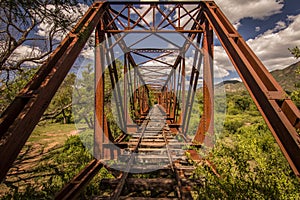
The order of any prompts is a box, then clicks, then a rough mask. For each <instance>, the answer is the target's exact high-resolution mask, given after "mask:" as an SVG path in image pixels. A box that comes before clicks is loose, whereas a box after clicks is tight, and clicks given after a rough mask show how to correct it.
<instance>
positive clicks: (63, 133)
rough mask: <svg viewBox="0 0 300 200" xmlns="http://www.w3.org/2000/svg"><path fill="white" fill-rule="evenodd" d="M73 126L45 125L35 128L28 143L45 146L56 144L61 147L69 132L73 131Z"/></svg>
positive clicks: (74, 128)
mask: <svg viewBox="0 0 300 200" xmlns="http://www.w3.org/2000/svg"><path fill="white" fill-rule="evenodd" d="M75 130H76V127H75V125H74V124H45V125H40V126H36V128H35V129H34V131H33V132H32V134H31V136H30V137H29V139H28V141H27V142H28V143H31V142H32V143H39V144H46V143H49V142H56V143H58V144H60V145H63V144H64V142H65V141H66V139H67V138H68V136H70V132H71V131H75Z"/></svg>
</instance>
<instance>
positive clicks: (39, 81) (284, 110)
mask: <svg viewBox="0 0 300 200" xmlns="http://www.w3.org/2000/svg"><path fill="white" fill-rule="evenodd" d="M93 30H95V32H96V34H95V38H96V39H95V46H96V54H95V66H96V67H95V74H96V75H95V83H96V85H95V88H96V94H95V100H96V101H95V109H96V111H95V121H96V122H97V123H95V134H94V140H95V143H96V144H97V145H94V146H95V147H94V154H95V157H96V158H97V159H98V160H101V159H103V158H108V157H109V158H116V157H117V156H118V154H119V153H120V149H119V148H112V146H113V145H112V144H114V145H117V146H118V147H120V148H122V147H124V146H126V144H124V142H123V141H124V139H125V138H126V136H127V133H128V130H129V129H130V130H132V127H134V126H133V122H135V123H140V124H141V123H142V122H143V119H145V116H146V115H147V112H148V111H149V108H150V96H149V93H151V92H153V93H154V96H155V97H156V98H157V102H158V103H159V104H160V105H161V106H162V107H163V108H164V109H165V111H166V113H167V122H168V124H169V126H170V128H171V130H173V131H175V132H178V131H179V132H181V133H182V135H183V136H184V137H186V133H187V132H188V127H189V122H190V117H191V112H192V107H193V100H194V98H195V93H196V89H197V86H198V84H199V82H198V80H199V78H200V77H201V75H202V76H203V77H202V79H203V102H204V110H203V115H202V116H201V121H200V124H199V127H198V130H197V132H196V135H195V138H194V140H193V143H194V144H195V145H198V144H200V145H201V144H202V143H203V141H204V140H206V141H208V142H210V141H211V140H212V135H213V131H214V126H213V124H214V117H213V107H214V103H213V93H214V90H213V88H214V82H213V62H212V59H213V57H214V54H213V48H214V44H213V40H214V39H213V33H215V34H216V35H217V36H218V39H219V40H220V42H221V44H222V46H223V47H224V49H225V50H226V52H227V54H228V56H229V58H230V60H231V61H232V63H233V65H234V67H235V68H236V70H237V72H238V73H239V75H240V77H241V79H242V80H243V82H244V84H245V85H246V88H247V89H248V91H249V93H250V95H251V97H252V99H253V100H254V102H255V104H256V106H257V107H258V109H259V111H260V112H261V114H262V116H263V117H264V119H265V121H266V123H267V125H268V126H269V128H270V130H271V132H272V134H273V136H274V137H275V139H276V141H277V143H278V144H279V146H280V148H281V150H282V152H283V154H284V156H285V157H286V159H287V160H288V162H289V164H290V166H291V168H292V169H293V171H294V172H295V174H296V175H297V176H298V177H300V174H299V170H300V138H299V134H298V133H297V132H296V129H297V128H300V121H299V118H300V114H299V110H298V109H297V107H296V106H295V105H294V104H293V102H292V101H291V100H290V99H289V98H288V97H287V95H286V94H285V92H284V90H283V89H282V88H281V87H280V85H279V84H278V83H277V82H276V81H275V79H274V78H273V77H272V76H271V74H270V73H269V72H268V70H267V69H266V68H265V66H264V65H263V64H262V63H261V61H260V60H259V59H258V58H257V56H256V55H255V54H254V53H253V51H252V50H251V49H250V48H249V46H248V45H247V44H246V42H245V41H244V39H243V38H242V37H241V36H240V35H239V33H238V32H237V31H236V30H235V28H234V27H233V26H232V24H231V23H230V22H229V21H228V19H227V18H226V16H225V15H224V14H223V13H222V11H221V10H220V9H219V7H218V6H217V5H216V4H215V3H214V2H213V1H204V2H186V1H184V2H130V3H129V2H95V3H94V4H93V5H92V6H91V7H90V9H89V10H88V11H87V13H86V14H85V15H84V16H83V18H82V19H81V20H80V21H79V22H78V24H77V25H76V26H75V28H74V29H73V30H72V31H71V32H70V33H69V34H68V35H67V36H66V38H65V39H64V40H63V41H62V42H61V44H60V46H59V47H58V48H57V49H56V50H55V51H54V52H53V53H52V55H51V56H50V57H49V59H48V60H47V61H46V62H45V64H44V65H43V66H42V67H41V68H40V70H39V71H38V72H37V73H36V75H35V76H34V78H33V79H32V80H31V81H30V82H29V83H28V84H27V86H26V87H25V88H24V89H22V90H21V92H20V93H19V95H18V96H17V97H16V98H15V100H14V101H13V102H12V103H11V105H10V106H9V107H8V108H7V109H6V110H5V112H4V113H3V114H2V116H1V118H0V131H1V134H0V136H1V140H0V158H1V162H0V170H1V171H0V178H1V180H3V179H4V178H5V175H6V173H7V172H8V170H9V168H10V167H11V165H12V164H13V162H14V160H15V159H16V158H17V156H18V154H19V152H20V151H21V148H22V147H23V146H24V144H25V142H26V140H27V139H28V137H29V136H30V134H31V132H32V130H33V129H34V127H35V126H36V124H37V123H38V121H39V119H40V117H41V116H42V114H43V112H44V111H45V109H46V108H47V106H48V104H49V103H50V101H51V99H52V97H53V96H54V94H55V92H56V91H57V89H58V87H59V86H60V84H61V83H62V81H63V79H64V78H65V77H66V75H67V73H68V71H69V69H70V68H71V67H72V65H73V63H74V62H75V60H76V57H77V56H78V55H79V53H80V51H81V49H82V48H83V47H84V45H85V43H86V41H87V39H88V37H89V36H90V35H91V34H92V32H93ZM174 33H177V34H178V33H180V34H181V38H183V40H184V41H183V42H182V43H181V44H180V43H178V42H174V41H173V40H172V39H171V37H169V36H167V34H174ZM130 34H131V35H132V34H138V35H139V38H136V39H135V41H134V42H133V43H132V42H131V43H130V44H128V39H127V38H128V37H129V36H130ZM151 37H155V38H158V39H160V40H161V41H162V42H164V43H167V44H169V46H164V47H162V46H160V47H153V46H151V45H150V46H149V47H147V46H145V45H144V44H145V41H147V40H149V39H150V38H151ZM116 48H118V49H120V50H121V51H122V52H123V55H124V57H123V68H120V66H119V65H118V64H117V59H116V58H117V55H116V53H115V51H114V49H116ZM190 48H193V49H195V50H196V51H195V54H194V56H193V61H192V63H193V64H192V66H188V63H187V61H186V58H185V56H186V54H187V52H188V51H189V49H190ZM170 58H172V59H170ZM187 68H191V70H190V72H189V73H190V74H186V73H187V71H188V70H187ZM201 69H202V70H203V72H202V73H201ZM107 70H108V74H109V77H108V78H109V79H110V84H111V86H112V88H113V95H114V97H115V99H116V103H117V105H118V106H117V115H118V119H119V121H120V128H121V129H122V131H123V134H122V135H121V136H120V137H118V138H113V137H112V134H111V131H110V127H109V125H108V123H107V119H106V116H105V102H104V97H105V93H104V91H105V90H104V88H105V78H106V77H105V74H107V73H105V71H107ZM120 71H121V73H122V74H124V77H123V79H122V80H123V82H124V84H123V86H120V85H119V84H118V82H119V81H120V77H119V73H120ZM186 76H189V84H188V85H186V84H185V82H186V81H185V77H186ZM130 112H131V113H132V116H134V117H133V118H134V121H132V120H130V119H131V118H130V116H129V113H130ZM133 130H134V129H133ZM135 131H136V130H135ZM90 165H91V166H92V167H91V168H92V169H94V171H97V170H99V168H100V166H102V165H101V164H100V163H99V162H96V161H93V162H92V164H90ZM87 169H90V168H88V167H87ZM87 171H89V170H87ZM84 173H85V172H83V175H82V176H84ZM86 173H90V171H89V172H86ZM92 174H94V173H92ZM82 176H80V177H82ZM88 177H89V179H90V178H91V176H88ZM77 178H78V177H77ZM84 183H85V182H84ZM83 185H84V184H80V185H76V187H77V189H76V191H75V190H71V189H70V185H68V186H67V187H66V188H65V190H64V191H63V194H67V193H70V191H72V193H74V194H77V193H78V192H79V190H80V188H81V187H82V186H83ZM61 195H62V194H59V195H58V198H62V196H61ZM75 196H76V195H75Z"/></svg>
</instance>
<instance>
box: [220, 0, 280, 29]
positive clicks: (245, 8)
mask: <svg viewBox="0 0 300 200" xmlns="http://www.w3.org/2000/svg"><path fill="white" fill-rule="evenodd" d="M215 2H216V4H217V5H218V6H219V7H220V8H221V10H222V11H223V12H224V13H225V15H226V16H227V17H228V18H229V20H230V21H231V22H232V23H237V22H239V21H240V20H241V19H243V18H246V17H250V18H253V19H264V18H266V17H269V16H272V15H274V14H277V13H280V12H281V9H282V8H283V6H284V5H283V2H284V0H249V1H244V0H230V1H228V0H215Z"/></svg>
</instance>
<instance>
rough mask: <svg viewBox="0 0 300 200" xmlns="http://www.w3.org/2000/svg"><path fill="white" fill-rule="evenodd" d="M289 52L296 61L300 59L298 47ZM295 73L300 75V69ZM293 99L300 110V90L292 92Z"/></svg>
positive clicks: (297, 85)
mask: <svg viewBox="0 0 300 200" xmlns="http://www.w3.org/2000/svg"><path fill="white" fill-rule="evenodd" d="M289 51H290V52H291V54H292V55H293V56H294V57H295V58H296V59H298V58H300V49H299V48H298V46H296V47H294V48H293V49H290V48H289ZM295 73H298V74H300V69H299V67H298V69H297V70H296V72H295ZM296 87H297V88H299V84H296ZM291 99H292V100H293V101H294V102H295V104H296V106H297V107H298V108H300V90H299V89H297V90H295V91H293V92H292V94H291Z"/></svg>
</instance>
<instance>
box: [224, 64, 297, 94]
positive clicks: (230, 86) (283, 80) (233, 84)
mask: <svg viewBox="0 0 300 200" xmlns="http://www.w3.org/2000/svg"><path fill="white" fill-rule="evenodd" d="M297 68H300V61H299V62H297V63H295V64H292V65H290V66H288V67H286V68H284V69H279V70H274V71H272V72H271V74H272V76H273V77H274V78H275V79H276V81H277V82H278V83H279V85H281V87H282V88H283V89H284V90H285V91H286V92H287V93H289V92H292V91H294V90H295V89H296V87H295V85H296V84H298V85H300V75H299V74H297V73H296V70H297ZM223 84H224V86H225V90H226V92H239V91H243V90H246V88H245V86H244V84H243V83H241V82H239V81H236V80H232V81H231V80H229V81H224V82H223Z"/></svg>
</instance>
